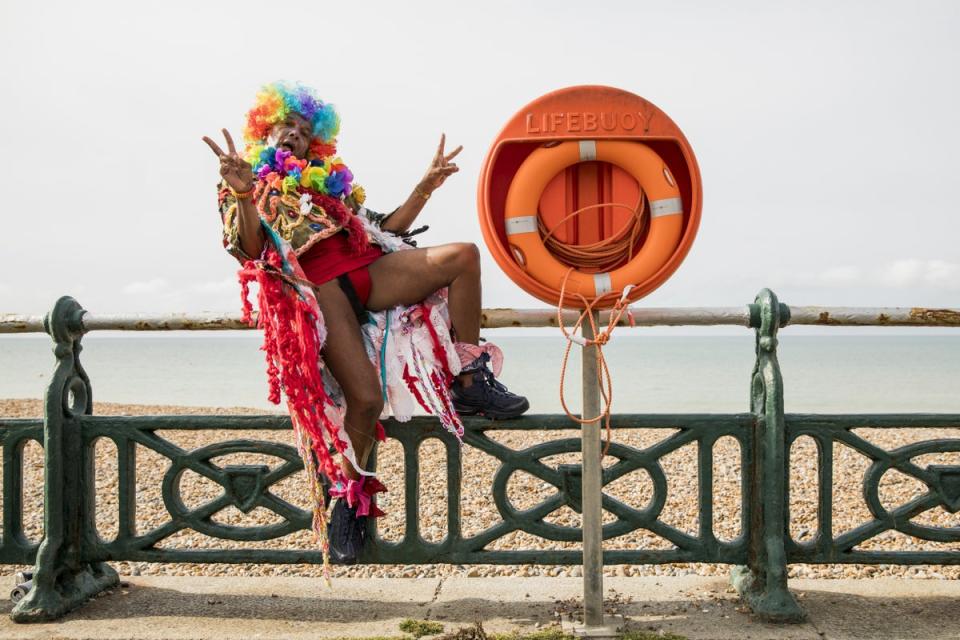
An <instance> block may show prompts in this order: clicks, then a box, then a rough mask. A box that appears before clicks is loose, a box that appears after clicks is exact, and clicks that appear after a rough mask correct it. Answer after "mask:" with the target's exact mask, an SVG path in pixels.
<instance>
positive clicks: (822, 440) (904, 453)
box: [786, 414, 960, 564]
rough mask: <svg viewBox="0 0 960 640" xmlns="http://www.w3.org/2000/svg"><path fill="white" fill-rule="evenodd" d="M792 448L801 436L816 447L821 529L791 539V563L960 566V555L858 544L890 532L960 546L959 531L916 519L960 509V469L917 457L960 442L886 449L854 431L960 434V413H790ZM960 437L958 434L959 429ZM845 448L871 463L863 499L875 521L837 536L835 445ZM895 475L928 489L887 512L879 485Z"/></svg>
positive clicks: (951, 449)
mask: <svg viewBox="0 0 960 640" xmlns="http://www.w3.org/2000/svg"><path fill="white" fill-rule="evenodd" d="M786 425H787V446H788V447H789V446H791V445H792V443H793V442H794V441H795V440H796V439H797V438H799V437H801V436H810V437H811V438H813V440H814V442H815V443H816V446H817V478H818V489H817V514H818V527H817V532H816V536H815V537H814V539H813V540H811V541H810V542H806V543H797V542H795V541H793V540H792V539H788V540H787V549H788V552H789V553H788V560H789V561H790V562H811V563H813V562H836V563H853V562H857V563H863V564H875V563H893V564H960V552H958V551H872V550H863V549H858V548H857V547H858V546H860V545H862V544H864V543H866V542H869V541H870V540H871V539H873V538H875V537H876V536H878V535H880V534H882V533H884V532H886V531H898V532H900V533H903V534H905V535H907V536H912V537H915V538H918V539H920V540H928V541H931V542H960V527H932V526H929V525H921V524H917V523H914V522H911V520H913V519H914V518H916V517H918V516H920V515H921V514H923V513H924V512H927V511H929V510H931V509H935V508H936V507H942V508H943V509H944V510H945V511H947V512H948V513H956V512H957V511H958V510H960V466H957V465H933V464H930V465H923V464H921V463H916V462H914V460H915V459H916V458H917V457H919V456H923V455H929V454H935V453H955V452H960V439H947V438H938V439H934V440H925V441H922V442H915V443H911V444H907V445H904V446H902V447H899V448H897V449H893V450H887V449H883V448H881V447H878V446H877V445H875V444H873V443H872V442H870V441H869V440H867V439H865V438H864V437H862V436H860V435H857V434H856V433H854V430H855V429H917V428H922V429H960V416H952V415H936V414H930V415H924V414H902V415H895V414H894V415H891V414H885V415H856V416H851V415H787V416H786ZM958 433H960V432H958ZM835 443H839V444H843V445H846V446H848V447H850V448H851V449H853V450H854V451H857V452H858V453H860V454H862V455H863V456H865V457H866V458H868V459H869V460H870V466H869V467H868V469H867V471H866V473H865V474H864V475H863V478H862V488H863V500H864V502H865V503H866V505H867V508H868V509H869V511H870V515H872V516H873V519H872V520H870V521H869V522H864V523H862V524H860V525H859V526H857V527H855V528H853V529H851V530H849V531H845V532H844V533H842V534H840V535H835V534H834V529H833V506H834V495H833V486H834V471H835V464H834V455H833V449H834V444H835ZM891 470H896V471H899V472H900V473H902V474H904V475H906V476H908V477H910V478H914V479H915V480H917V481H919V482H920V483H922V484H923V485H924V486H925V487H926V489H927V490H926V492H925V493H923V494H922V495H919V496H916V497H914V498H913V499H911V500H909V501H908V502H907V503H905V504H902V505H899V506H897V507H896V508H894V509H888V508H886V507H885V506H884V505H883V504H882V501H881V500H880V495H879V494H880V483H881V481H882V479H883V476H884V474H885V473H887V472H888V471H891Z"/></svg>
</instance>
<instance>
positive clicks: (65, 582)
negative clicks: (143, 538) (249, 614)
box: [4, 297, 119, 622]
mask: <svg viewBox="0 0 960 640" xmlns="http://www.w3.org/2000/svg"><path fill="white" fill-rule="evenodd" d="M82 312H83V310H82V309H81V308H80V305H79V304H77V302H76V301H75V300H73V298H69V297H64V298H61V299H60V300H59V301H58V302H57V304H56V306H55V307H54V309H53V311H52V312H51V313H50V314H49V315H48V316H47V317H46V318H45V319H44V326H45V328H46V330H47V333H49V334H50V336H51V337H52V338H53V340H54V345H55V346H54V354H55V355H56V357H57V367H56V369H55V370H54V372H53V376H52V378H51V380H50V385H49V387H48V388H47V393H46V397H45V398H44V415H45V418H44V429H43V451H44V478H43V481H44V501H45V508H44V517H43V526H44V538H43V541H42V542H41V543H40V547H39V549H38V550H37V555H36V560H35V566H34V576H33V588H31V589H30V591H29V592H28V593H27V595H26V596H24V598H23V599H22V600H20V601H19V602H18V603H17V605H16V606H15V607H14V608H13V611H11V613H10V617H11V618H13V620H14V621H16V622H42V621H46V620H52V619H55V618H58V617H60V616H62V615H63V614H64V613H66V612H67V611H69V610H70V609H73V608H74V607H77V606H78V605H80V604H82V603H83V602H84V601H85V600H87V598H90V597H92V596H94V595H96V594H97V593H99V592H100V591H102V590H104V589H107V588H109V587H111V586H114V585H116V584H118V583H119V577H118V576H117V572H116V571H115V570H114V569H113V568H112V567H110V566H109V565H108V564H106V563H104V562H97V561H91V560H89V559H86V558H84V557H83V555H82V552H81V540H82V538H83V536H84V535H85V533H86V532H88V531H89V530H90V525H91V524H92V511H91V510H90V509H89V508H88V507H89V505H92V504H93V491H94V483H93V476H92V474H90V473H87V471H89V465H87V466H86V467H85V465H84V464H83V461H82V456H81V453H80V452H81V447H80V437H81V434H80V417H81V416H83V415H86V414H89V413H91V412H92V411H93V397H92V394H91V390H90V379H89V378H88V377H87V374H86V372H84V370H83V367H82V366H81V365H80V359H79V357H80V349H81V347H80V338H81V337H82V333H81V331H80V330H79V326H80V325H79V319H80V314H81V313H82ZM4 488H5V489H6V483H5V486H4ZM5 496H6V494H5ZM4 533H6V531H5V532H4Z"/></svg>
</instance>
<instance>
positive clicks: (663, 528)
mask: <svg viewBox="0 0 960 640" xmlns="http://www.w3.org/2000/svg"><path fill="white" fill-rule="evenodd" d="M748 310H749V315H750V324H751V326H752V327H753V328H754V329H755V331H756V364H755V366H754V371H753V374H752V377H751V411H750V412H749V413H740V414H728V415H714V414H659V415H657V414H642V415H623V414H621V415H615V416H613V419H612V428H613V429H614V430H615V433H618V432H619V433H623V432H624V430H630V429H662V430H664V437H663V438H662V439H660V440H658V441H657V442H656V443H655V444H653V445H651V446H649V447H646V448H643V449H639V448H635V447H631V446H628V445H626V444H623V443H621V442H618V441H617V438H616V436H614V442H613V444H612V445H611V447H610V455H611V456H613V457H614V458H615V459H616V462H615V463H614V464H612V465H610V466H607V467H606V468H604V469H603V472H602V486H604V487H606V486H608V485H610V484H611V483H613V482H615V481H617V480H618V479H620V478H623V477H625V476H628V475H629V474H631V473H634V472H636V471H639V470H644V471H646V473H647V474H649V477H650V478H651V479H652V484H653V497H652V499H651V501H650V503H649V504H647V505H646V506H644V507H643V508H635V507H634V506H631V505H627V504H624V503H623V502H621V501H619V500H617V499H616V498H614V497H613V496H611V495H607V494H606V493H605V494H603V496H602V506H603V509H604V510H606V511H607V512H608V513H610V514H612V515H613V516H614V517H615V520H613V521H611V522H609V523H607V524H605V525H604V526H603V528H602V536H603V539H604V540H608V541H613V540H615V539H616V538H618V537H620V536H623V535H625V534H628V533H630V532H632V531H635V530H637V529H646V530H649V531H651V532H652V533H654V534H657V535H659V536H661V537H663V538H664V539H666V540H667V541H669V542H670V543H671V544H672V545H673V548H671V549H644V548H636V547H631V546H630V545H622V548H616V545H615V543H610V542H608V543H607V544H606V545H605V546H606V547H607V548H606V549H605V550H604V552H603V560H604V563H606V564H652V563H673V562H710V563H726V564H731V565H738V566H736V567H735V568H734V570H733V575H732V580H733V582H734V584H735V585H736V587H737V588H738V590H739V591H740V592H741V594H742V595H743V597H744V599H745V600H746V601H747V602H748V603H749V604H750V606H751V607H752V608H753V610H754V611H755V612H756V613H757V614H758V615H760V616H761V617H763V618H766V619H769V620H774V621H781V622H792V621H797V620H800V619H802V617H803V612H802V610H801V609H800V607H799V606H798V605H797V603H796V601H795V599H794V598H793V596H792V595H791V594H790V592H789V591H788V589H787V580H786V576H787V566H788V563H791V562H807V563H810V562H813V563H817V562H860V563H879V562H883V563H898V564H918V563H942V564H960V553H957V552H951V551H926V552H874V551H864V550H860V549H859V548H858V545H860V544H861V543H862V542H863V541H865V540H866V539H868V538H870V537H872V536H874V535H876V534H878V533H881V532H883V531H887V530H891V529H895V530H897V531H901V532H903V533H906V534H908V535H915V536H917V537H919V538H922V539H926V540H934V541H957V540H960V528H955V529H934V528H931V527H926V526H921V525H917V524H915V523H911V522H910V521H911V519H912V518H914V517H915V516H916V515H917V514H919V513H921V512H922V511H924V510H926V509H930V508H933V507H936V506H942V507H944V508H945V509H947V510H948V511H957V510H958V509H960V467H954V466H947V465H939V466H938V465H932V466H927V467H924V466H922V465H921V464H919V463H918V462H915V461H914V460H915V459H916V458H917V457H918V456H921V455H925V454H927V453H931V452H950V451H960V440H947V439H936V440H929V441H926V442H922V443H918V444H913V445H909V446H906V447H902V448H900V449H897V450H894V451H886V450H882V449H880V448H878V447H876V446H875V445H873V444H871V443H869V442H868V441H866V440H864V439H863V438H861V437H860V436H859V435H857V434H856V432H855V430H856V429H860V428H865V427H871V428H902V427H911V428H918V427H921V428H946V427H960V416H958V415H941V414H884V415H785V414H784V410H783V379H782V376H781V372H780V368H779V364H778V362H777V355H776V347H777V332H778V330H779V328H781V327H783V326H785V325H786V324H787V323H788V322H789V308H788V307H787V306H786V305H783V304H780V303H779V302H778V301H777V298H776V296H775V295H774V294H773V293H772V292H770V291H768V290H763V291H761V292H760V294H759V295H758V296H757V298H756V300H755V302H754V303H753V304H751V305H749V307H748ZM82 313H83V310H82V309H81V308H80V306H79V305H78V304H77V303H76V302H75V301H74V300H72V299H71V298H62V299H61V300H59V301H58V302H57V304H56V306H55V307H54V309H53V311H52V312H51V313H50V314H49V315H48V316H47V318H46V320H45V328H46V330H47V332H48V333H49V334H50V335H51V336H52V338H53V341H54V353H55V355H56V359H57V364H56V369H55V372H54V375H53V377H52V378H51V382H50V385H49V388H48V390H47V394H46V398H45V417H44V419H43V420H16V419H0V444H2V448H3V449H2V456H3V496H4V507H3V518H4V519H3V524H4V526H3V537H2V539H0V562H3V563H16V564H27V563H33V564H34V565H35V574H36V575H35V585H36V586H35V588H34V589H32V590H31V592H30V593H29V594H28V596H27V597H26V598H25V599H24V600H22V601H21V602H20V603H18V605H17V606H16V607H15V608H14V610H13V612H12V613H11V616H12V617H13V619H14V620H16V621H18V622H29V621H36V620H49V619H53V618H56V617H58V616H60V615H62V614H63V613H65V612H66V611H68V610H69V609H71V608H73V607H76V606H78V605H79V604H81V603H82V602H83V601H84V600H85V599H86V598H89V597H91V596H92V595H94V594H96V593H97V592H99V591H101V590H102V589H104V588H108V587H109V586H111V585H114V584H116V582H117V576H116V572H115V571H114V570H113V569H111V568H110V566H109V565H108V564H107V562H109V561H121V560H127V561H147V562H227V563H252V562H256V563H301V562H312V563H318V562H320V561H321V554H320V551H319V549H317V550H302V549H269V550H265V549H250V548H242V549H236V548H227V547H228V545H225V548H209V549H181V548H165V547H164V546H163V541H164V540H165V539H167V538H168V537H170V536H172V535H174V534H175V533H177V532H178V531H181V530H183V529H185V528H190V529H194V530H197V531H199V532H201V533H204V534H206V535H209V536H212V537H214V538H218V539H223V540H225V541H262V540H270V539H275V538H279V537H282V536H284V535H287V534H289V533H291V532H294V531H298V530H301V529H308V528H309V526H310V514H309V513H308V512H307V511H304V510H302V509H300V508H298V507H296V506H294V505H292V504H290V503H288V502H286V501H284V500H282V499H280V498H279V497H278V496H276V495H275V494H274V493H272V492H271V487H272V486H273V485H274V484H276V483H277V482H280V481H281V480H283V479H284V478H288V477H290V476H291V475H293V474H300V473H302V472H303V467H302V463H301V461H300V458H299V455H298V454H297V451H296V449H295V447H294V446H293V445H292V444H290V445H287V444H282V443H275V442H268V441H262V440H255V439H251V438H244V437H243V435H242V434H243V433H244V432H249V431H253V430H284V431H289V430H290V429H291V425H290V420H289V418H288V417H286V416H219V415H208V416H94V415H92V414H91V408H92V401H91V398H92V395H91V387H90V381H89V379H88V378H87V376H86V374H85V373H84V371H83V368H82V366H81V364H80V361H79V354H80V348H81V347H80V341H81V338H82V334H83V327H82V325H81V324H80V322H79V319H80V317H81V314H82ZM385 427H386V431H387V436H388V437H389V438H391V439H394V440H396V441H397V442H398V443H399V444H400V446H401V447H402V451H403V465H404V473H405V478H406V479H407V481H406V484H405V488H404V492H405V509H406V511H405V524H406V530H405V535H404V537H403V538H402V539H401V540H399V541H396V542H389V541H386V540H383V539H382V538H381V537H380V536H379V535H377V532H376V529H375V527H376V525H375V523H373V524H371V528H372V531H371V533H372V534H373V536H372V543H371V544H370V545H368V547H367V548H366V549H365V550H364V553H363V556H362V558H361V562H365V563H391V564H393V563H396V564H417V563H454V564H476V563H492V564H525V563H535V564H580V563H582V561H583V558H582V554H581V552H580V551H579V550H577V549H569V550H541V549H516V550H497V549H493V548H491V547H492V546H494V543H495V542H496V541H497V540H499V539H500V538H502V537H504V536H507V535H509V534H511V533H513V532H516V531H524V532H526V533H529V534H531V535H534V536H537V537H540V538H544V539H547V540H554V541H559V542H574V543H576V542H582V538H583V532H582V531H581V530H580V529H579V528H573V527H565V526H561V525H558V524H556V523H551V522H549V521H547V520H546V517H547V516H548V515H549V514H550V513H551V512H553V511H554V510H556V509H558V508H560V507H562V506H568V507H569V508H571V509H573V510H574V511H577V512H581V511H582V508H583V496H582V492H581V478H582V469H581V467H580V465H579V464H559V465H553V464H547V463H545V462H544V460H545V459H547V458H549V457H550V456H555V455H557V454H563V453H578V452H580V450H581V449H580V446H581V440H580V438H569V437H563V438H559V439H552V440H545V441H544V442H542V443H540V444H537V445H534V446H531V447H528V448H525V449H519V450H515V449H513V448H511V447H508V446H506V445H504V444H501V443H500V442H498V441H497V439H496V438H494V437H491V436H492V434H491V432H493V431H515V430H538V431H545V432H554V431H561V430H571V429H575V428H576V425H573V424H572V423H571V422H570V421H569V419H568V418H567V417H566V416H562V415H532V416H524V417H523V418H521V419H518V420H512V421H504V422H495V423H492V422H489V421H486V420H483V419H477V418H469V419H467V420H466V421H465V435H464V438H463V445H464V446H465V447H473V448H475V449H477V450H479V451H482V452H484V453H486V454H488V455H490V456H493V457H494V458H496V459H498V460H499V461H500V467H499V469H498V471H497V472H496V474H495V476H494V479H493V483H492V486H491V487H490V499H491V501H492V503H493V504H494V505H495V506H496V508H497V510H498V512H499V514H500V518H501V519H500V521H499V522H497V523H495V524H493V525H491V526H490V527H488V528H487V529H485V530H483V531H480V532H479V533H476V534H474V535H470V536H467V535H465V534H464V533H463V530H464V527H463V521H462V518H461V514H460V496H461V484H462V482H463V479H464V474H465V473H469V470H468V469H467V470H465V469H464V467H463V464H462V451H461V447H460V445H459V444H458V443H457V441H456V439H455V438H453V437H452V436H450V435H449V434H448V433H446V432H444V431H443V430H442V429H441V428H440V427H439V426H438V425H437V424H436V421H435V420H433V419H431V418H429V417H417V418H414V419H413V420H411V421H410V422H407V423H403V424H400V423H397V422H395V421H392V420H388V421H386V422H385ZM213 429H215V430H230V431H235V432H236V433H237V435H238V438H237V439H231V440H228V441H225V442H217V443H215V444H211V445H207V446H204V447H200V448H198V449H195V450H185V449H183V448H181V447H179V446H178V445H176V444H175V443H174V442H172V441H171V440H170V439H167V438H165V437H163V436H164V433H163V432H167V431H177V430H213ZM804 435H806V436H810V437H812V438H813V439H814V441H815V442H816V443H817V446H818V449H819V462H820V465H819V471H818V476H819V481H820V483H819V484H820V493H819V495H818V509H819V512H820V522H819V529H818V533H817V536H816V538H815V539H814V540H813V541H811V542H806V543H803V544H800V543H797V542H796V541H794V540H792V539H791V537H790V535H789V530H788V527H787V523H788V519H789V513H788V505H789V499H788V498H789V486H788V478H789V468H788V464H789V450H790V446H791V445H792V443H793V442H794V441H795V440H796V439H797V438H798V437H801V436H804ZM727 436H729V437H732V438H734V439H735V440H736V441H737V442H738V443H739V446H740V456H741V469H742V472H741V478H740V481H741V493H742V505H741V522H742V523H743V528H742V531H741V533H740V535H739V536H738V537H737V538H736V539H734V540H732V541H723V540H718V539H717V537H716V536H715V534H714V531H713V514H714V509H713V461H714V447H715V445H716V443H717V441H718V440H719V439H720V438H723V437H727ZM101 438H106V439H109V440H110V441H112V442H113V443H114V444H115V445H116V451H117V456H118V458H117V469H118V501H119V511H118V517H119V522H118V527H117V530H118V534H117V536H116V538H115V539H113V540H103V539H101V538H100V536H99V535H98V533H97V530H96V526H95V523H94V519H93V517H94V482H93V478H94V467H93V465H94V462H95V459H94V455H93V454H94V447H95V445H96V443H97V441H98V440H100V439H101ZM31 440H33V441H37V442H41V443H42V446H43V448H44V459H45V470H44V473H45V476H44V483H45V486H44V491H45V500H46V510H45V515H44V526H45V533H46V537H45V538H44V540H43V541H42V542H41V543H40V544H39V545H37V544H36V543H34V542H32V541H30V540H28V539H27V538H26V537H25V535H24V533H23V526H22V511H23V509H24V505H23V502H22V460H23V448H24V446H25V445H26V443H28V442H29V441H31ZM428 440H436V441H439V442H440V443H441V445H442V446H443V447H444V448H445V451H446V469H445V470H444V471H438V473H445V477H446V486H447V536H446V538H445V539H443V540H442V541H439V542H431V541H427V540H425V539H424V538H423V535H422V533H421V531H420V522H419V486H418V477H419V450H420V447H421V445H422V444H423V443H424V442H426V441H428ZM291 442H292V439H291ZM837 442H839V443H842V444H845V445H848V446H851V447H853V448H854V449H856V450H858V451H860V452H861V453H863V454H864V455H866V456H867V457H868V458H870V459H871V460H872V461H873V463H872V466H871V467H870V469H869V470H868V471H867V473H866V474H865V476H864V480H863V484H864V495H865V498H866V501H867V504H868V507H869V508H870V510H871V512H872V514H873V516H874V520H873V521H872V522H868V523H866V524H864V525H863V526H861V527H859V528H857V529H854V530H852V531H848V532H846V533H844V534H842V535H839V536H836V535H834V533H833V531H832V524H831V517H830V514H831V510H832V503H833V502H832V501H833V496H832V493H831V486H832V478H833V458H832V448H833V444H834V443H837ZM689 444H695V445H696V448H697V456H698V459H697V467H698V481H697V494H698V498H699V526H698V530H697V531H696V532H695V533H691V532H685V531H680V530H678V529H676V528H674V527H672V526H670V525H668V524H666V523H665V522H664V521H663V520H662V519H661V517H662V516H663V509H664V506H665V505H666V503H667V497H668V492H669V491H671V490H674V491H676V490H678V488H677V487H670V486H668V483H667V479H666V476H665V474H664V471H663V468H662V466H661V464H660V460H661V459H662V458H663V457H664V456H666V455H669V454H670V453H672V452H675V451H677V450H678V449H680V448H681V447H683V446H685V445H689ZM138 447H145V448H147V449H149V450H151V451H154V452H156V453H158V454H160V455H161V456H163V457H165V458H166V459H167V460H168V463H167V468H166V472H165V475H164V477H163V481H162V486H161V495H162V499H163V503H164V505H165V507H166V511H167V514H168V515H169V520H167V521H166V522H164V523H162V524H160V525H159V526H157V527H155V528H153V529H151V530H149V531H138V529H137V502H136V490H135V489H136V484H135V481H136V475H135V474H136V467H137V459H136V450H137V448H138ZM239 452H250V453H256V454H261V455H264V456H269V459H270V460H272V461H274V462H271V463H269V464H243V465H225V466H219V465H217V464H215V462H214V460H215V459H216V458H217V457H219V456H222V455H225V454H230V453H239ZM372 463H373V464H374V465H375V464H376V451H374V453H373V460H372ZM891 469H895V470H897V471H900V472H902V473H906V474H907V475H910V476H913V477H915V478H917V479H918V480H920V481H921V482H923V483H924V484H925V485H926V486H927V487H929V491H928V492H927V493H926V494H925V495H924V496H921V497H919V498H917V499H915V500H913V501H911V502H910V503H908V504H907V505H903V506H900V507H897V508H894V509H891V510H888V509H887V508H886V507H885V506H884V505H883V504H882V503H881V502H880V501H879V499H878V486H879V483H880V480H881V478H882V477H883V475H884V473H886V472H887V471H889V470H891ZM188 470H189V471H193V472H196V473H197V474H199V475H201V476H203V477H205V478H207V479H209V480H210V481H212V482H215V483H217V484H218V485H220V486H221V487H222V489H223V491H222V493H221V494H220V495H219V496H218V497H216V498H214V499H212V500H210V501H208V502H207V503H205V504H201V505H199V506H196V507H193V508H191V507H188V506H187V505H186V504H185V502H184V500H183V499H182V497H181V479H182V478H183V477H184V475H183V474H184V473H185V472H186V471H188ZM519 472H525V473H528V474H530V475H532V476H534V477H535V478H538V479H539V480H541V481H542V482H544V483H547V484H548V485H550V486H552V487H553V488H554V489H555V492H554V493H553V494H552V495H550V496H549V497H547V498H546V499H545V500H544V501H542V502H541V503H539V504H536V505H534V506H532V507H530V508H527V509H520V508H518V507H517V506H516V505H514V504H513V503H512V502H511V501H510V499H509V496H508V492H507V487H508V485H509V483H510V481H511V478H512V476H513V475H514V474H516V473H519ZM304 481H306V480H305V479H304ZM679 490H687V488H686V487H681V488H679ZM231 505H232V506H235V507H236V508H238V509H240V510H241V511H243V512H249V511H250V510H252V509H254V508H257V507H260V508H265V509H269V510H272V511H274V512H275V513H276V514H278V515H279V516H280V519H281V521H280V522H278V523H275V524H271V525H266V526H257V527H240V526H232V525H224V524H222V523H218V522H216V521H215V520H214V518H213V516H214V515H215V514H216V513H217V512H218V511H219V510H221V509H223V508H225V507H227V506H231ZM29 508H36V506H35V505H31V506H29Z"/></svg>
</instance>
